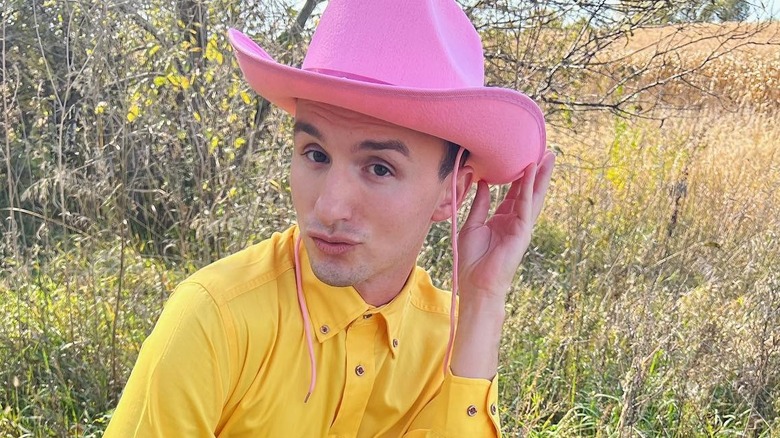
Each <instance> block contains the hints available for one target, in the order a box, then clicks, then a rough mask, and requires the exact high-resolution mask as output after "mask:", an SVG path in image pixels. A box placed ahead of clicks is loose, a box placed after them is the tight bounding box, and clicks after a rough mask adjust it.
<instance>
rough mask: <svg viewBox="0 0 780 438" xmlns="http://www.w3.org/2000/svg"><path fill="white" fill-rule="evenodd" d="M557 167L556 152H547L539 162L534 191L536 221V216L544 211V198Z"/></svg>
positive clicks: (534, 218)
mask: <svg viewBox="0 0 780 438" xmlns="http://www.w3.org/2000/svg"><path fill="white" fill-rule="evenodd" d="M553 167H555V154H553V153H552V152H549V151H548V152H547V153H546V154H545V155H544V157H543V158H542V161H541V163H539V169H538V170H537V172H536V178H535V181H534V191H533V193H534V194H533V220H534V222H536V218H538V217H539V214H540V213H541V212H542V206H544V198H545V195H546V194H547V189H548V188H549V187H550V180H551V179H552V171H553Z"/></svg>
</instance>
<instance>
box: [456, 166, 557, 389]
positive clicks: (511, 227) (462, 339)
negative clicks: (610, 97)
mask: <svg viewBox="0 0 780 438" xmlns="http://www.w3.org/2000/svg"><path fill="white" fill-rule="evenodd" d="M554 162H555V156H554V155H553V154H552V153H551V152H547V153H546V154H545V155H544V157H543V158H542V160H541V162H540V163H539V165H538V166H537V165H536V163H532V164H530V165H529V166H528V167H527V168H526V170H525V172H524V174H523V176H522V177H521V178H520V179H519V180H517V181H515V182H514V183H512V186H511V188H510V189H509V192H508V193H507V194H506V197H505V198H504V200H503V201H502V202H501V204H500V205H499V206H498V208H497V209H496V211H495V213H494V214H493V216H491V217H490V218H488V210H489V208H490V194H489V191H488V187H487V184H485V183H484V182H480V183H479V185H478V187H477V194H476V197H475V198H474V203H473V205H472V207H471V211H470V212H469V216H468V218H467V219H466V223H465V224H464V226H463V229H462V230H461V232H460V234H459V238H458V240H459V242H458V243H459V245H460V264H459V270H460V273H459V281H460V284H461V290H460V305H459V316H458V331H457V333H456V336H455V344H454V346H453V356H452V362H451V363H450V367H451V369H452V372H453V374H455V375H457V376H463V377H475V378H484V379H491V378H493V376H495V375H496V372H497V369H498V348H499V344H500V342H501V328H502V325H503V323H504V316H505V312H504V304H505V302H506V294H507V292H508V291H509V289H510V287H511V285H512V280H513V279H514V276H515V273H516V272H517V269H518V267H519V266H520V262H521V261H522V260H523V256H524V254H525V251H526V250H527V249H528V245H529V244H530V243H531V232H532V230H533V226H534V223H536V218H537V217H538V216H539V213H540V212H541V211H542V205H543V204H544V197H545V194H546V193H547V188H548V187H549V186H550V178H551V175H552V169H553V166H554Z"/></svg>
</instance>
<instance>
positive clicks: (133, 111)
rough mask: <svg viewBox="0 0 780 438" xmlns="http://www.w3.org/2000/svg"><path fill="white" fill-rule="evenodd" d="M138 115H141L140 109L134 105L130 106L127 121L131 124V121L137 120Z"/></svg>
mask: <svg viewBox="0 0 780 438" xmlns="http://www.w3.org/2000/svg"><path fill="white" fill-rule="evenodd" d="M140 115H141V108H140V107H139V106H138V104H136V103H134V104H132V105H130V109H128V110H127V121H128V122H130V123H133V121H134V120H135V119H137V118H138V116H140Z"/></svg>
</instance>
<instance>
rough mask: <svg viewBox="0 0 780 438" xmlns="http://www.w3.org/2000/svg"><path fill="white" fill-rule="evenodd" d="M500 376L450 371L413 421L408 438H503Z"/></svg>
mask: <svg viewBox="0 0 780 438" xmlns="http://www.w3.org/2000/svg"><path fill="white" fill-rule="evenodd" d="M497 382H498V376H496V377H494V378H493V380H486V379H472V378H466V377H458V376H454V375H453V374H452V373H451V372H449V371H448V372H447V375H446V376H445V377H444V381H443V382H442V385H441V389H440V390H439V392H438V394H436V396H435V397H434V398H433V399H432V400H431V401H430V403H428V405H427V406H426V407H425V408H424V409H423V410H422V412H420V414H419V415H418V416H417V418H415V420H414V421H413V422H412V426H411V427H410V428H409V432H408V433H407V434H406V435H404V436H405V437H407V438H421V437H447V438H454V437H500V436H501V424H500V422H499V417H498V409H497V408H498V405H497V402H498V383H497Z"/></svg>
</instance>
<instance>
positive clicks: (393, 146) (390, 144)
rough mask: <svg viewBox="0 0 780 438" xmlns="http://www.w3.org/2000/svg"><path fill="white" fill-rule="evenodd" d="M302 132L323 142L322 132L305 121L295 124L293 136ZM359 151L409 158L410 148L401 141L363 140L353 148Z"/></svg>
mask: <svg viewBox="0 0 780 438" xmlns="http://www.w3.org/2000/svg"><path fill="white" fill-rule="evenodd" d="M301 132H303V133H306V134H309V135H311V136H312V137H314V138H316V139H318V140H322V138H323V135H322V133H321V132H320V130H319V129H317V128H316V127H315V126H314V125H312V124H311V123H307V122H304V121H300V120H296V121H295V124H293V134H298V133H301ZM359 150H370V151H384V150H391V151H396V152H399V153H401V154H402V155H403V156H405V157H409V148H408V147H407V146H406V144H404V142H402V141H401V140H385V141H380V140H363V141H361V142H360V143H358V144H357V145H355V146H354V147H353V148H352V151H353V152H357V151H359Z"/></svg>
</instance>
